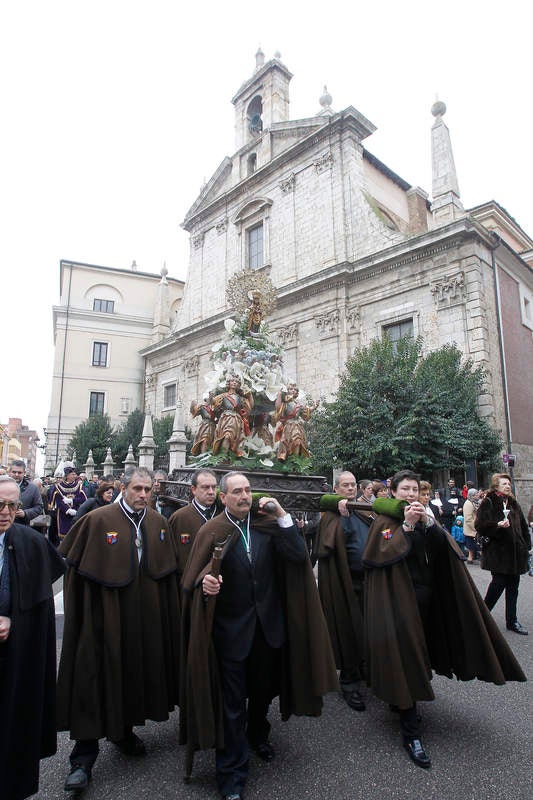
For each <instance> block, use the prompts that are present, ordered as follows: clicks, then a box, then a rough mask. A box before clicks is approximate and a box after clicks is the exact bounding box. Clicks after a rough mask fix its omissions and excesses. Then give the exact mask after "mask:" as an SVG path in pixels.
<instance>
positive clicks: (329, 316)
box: [315, 308, 340, 336]
mask: <svg viewBox="0 0 533 800" xmlns="http://www.w3.org/2000/svg"><path fill="white" fill-rule="evenodd" d="M339 319H340V313H339V309H338V308H333V309H332V310H331V311H326V312H325V313H324V314H317V315H316V316H315V324H316V326H317V328H318V330H319V331H320V333H321V334H322V335H324V336H327V335H328V334H336V333H338V331H339Z"/></svg>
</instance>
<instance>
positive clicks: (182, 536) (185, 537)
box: [180, 533, 191, 544]
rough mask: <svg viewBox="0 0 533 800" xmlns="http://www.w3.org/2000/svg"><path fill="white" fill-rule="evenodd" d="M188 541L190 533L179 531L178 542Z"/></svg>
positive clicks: (186, 542)
mask: <svg viewBox="0 0 533 800" xmlns="http://www.w3.org/2000/svg"><path fill="white" fill-rule="evenodd" d="M190 541H191V534H190V533H180V542H181V543H182V544H189V542H190Z"/></svg>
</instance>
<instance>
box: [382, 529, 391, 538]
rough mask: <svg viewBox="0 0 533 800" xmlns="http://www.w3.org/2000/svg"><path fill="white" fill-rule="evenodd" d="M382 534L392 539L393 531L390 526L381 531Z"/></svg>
mask: <svg viewBox="0 0 533 800" xmlns="http://www.w3.org/2000/svg"><path fill="white" fill-rule="evenodd" d="M381 535H382V536H383V538H384V539H392V531H391V529H390V528H385V530H384V531H381Z"/></svg>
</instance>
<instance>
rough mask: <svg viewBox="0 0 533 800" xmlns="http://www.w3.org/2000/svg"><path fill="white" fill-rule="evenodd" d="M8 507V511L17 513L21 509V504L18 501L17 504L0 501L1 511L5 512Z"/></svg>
mask: <svg viewBox="0 0 533 800" xmlns="http://www.w3.org/2000/svg"><path fill="white" fill-rule="evenodd" d="M6 506H7V510H8V511H16V510H17V509H18V508H20V503H19V502H18V500H17V501H16V502H15V501H14V500H0V511H3V510H4V508H5V507H6Z"/></svg>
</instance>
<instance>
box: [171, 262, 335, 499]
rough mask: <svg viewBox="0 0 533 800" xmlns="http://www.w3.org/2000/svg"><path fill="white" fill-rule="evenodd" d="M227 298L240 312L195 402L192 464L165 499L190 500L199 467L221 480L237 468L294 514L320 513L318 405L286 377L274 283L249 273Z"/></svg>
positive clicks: (177, 473)
mask: <svg viewBox="0 0 533 800" xmlns="http://www.w3.org/2000/svg"><path fill="white" fill-rule="evenodd" d="M226 298H227V300H228V305H229V306H230V308H231V309H232V311H233V312H234V314H233V316H232V317H231V318H228V319H226V321H225V323H224V328H225V333H224V336H223V338H222V339H221V341H220V342H218V343H217V344H215V345H214V347H213V353H212V359H211V360H212V369H211V370H210V371H209V372H208V373H207V375H205V384H206V386H205V394H204V396H203V398H201V399H199V400H195V401H193V402H192V403H191V408H190V412H191V415H192V417H193V418H197V419H198V420H199V425H198V428H197V430H196V434H195V437H194V442H193V445H192V449H191V457H190V459H189V461H190V463H189V464H188V465H187V466H185V467H180V468H178V469H175V470H174V471H173V472H172V474H171V475H170V476H169V481H168V483H167V485H166V489H165V494H166V495H167V496H168V497H169V498H171V499H173V500H174V501H178V502H180V501H181V502H188V501H189V499H190V485H191V478H192V475H193V473H194V472H195V470H197V469H199V468H200V467H207V468H209V469H212V470H213V471H214V472H215V473H216V474H217V476H218V477H219V478H220V477H222V475H223V474H224V473H226V472H228V471H230V470H238V471H239V472H243V473H244V474H246V476H247V477H248V479H249V481H250V485H251V487H252V491H253V492H258V493H263V494H271V495H274V496H275V497H276V498H277V499H278V500H279V502H280V503H281V505H282V506H283V507H284V508H285V509H287V510H288V511H290V512H292V513H298V512H300V511H313V510H314V511H318V509H319V503H320V497H321V496H322V495H323V494H324V492H325V491H328V488H329V487H328V486H327V483H326V479H325V478H324V477H322V476H318V475H311V474H309V473H310V471H311V458H310V455H311V454H310V452H309V450H308V448H307V437H306V432H305V424H306V422H308V421H309V419H310V417H311V414H312V413H313V411H314V410H315V409H316V408H317V406H318V401H316V400H315V401H313V400H310V399H308V398H306V397H303V396H301V395H300V392H299V389H298V386H297V384H296V383H295V382H294V381H292V380H290V379H289V378H288V377H287V376H286V375H285V373H284V367H283V349H282V347H281V346H280V345H279V344H278V343H277V342H276V341H275V339H274V337H273V336H272V335H271V334H270V333H269V330H268V325H267V323H266V321H265V318H266V317H267V316H268V314H270V313H271V312H272V310H273V309H274V307H275V303H276V291H275V289H274V286H273V284H272V282H271V281H270V279H269V278H268V277H267V276H265V275H260V274H258V273H257V272H254V271H252V270H248V269H245V270H242V271H241V272H238V273H237V274H236V275H234V276H233V278H231V280H230V281H229V283H228V286H227V289H226Z"/></svg>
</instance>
